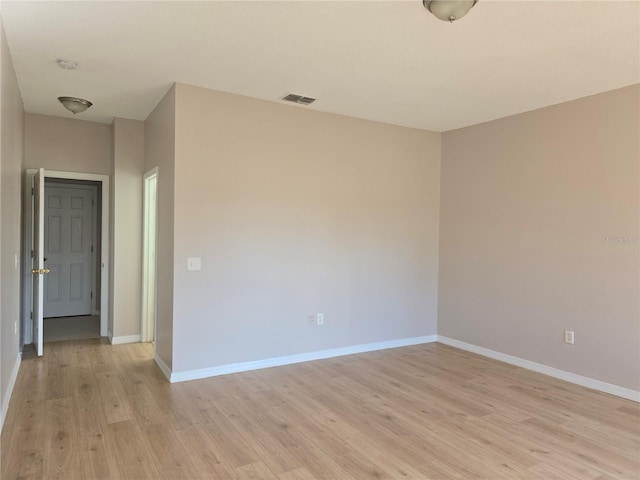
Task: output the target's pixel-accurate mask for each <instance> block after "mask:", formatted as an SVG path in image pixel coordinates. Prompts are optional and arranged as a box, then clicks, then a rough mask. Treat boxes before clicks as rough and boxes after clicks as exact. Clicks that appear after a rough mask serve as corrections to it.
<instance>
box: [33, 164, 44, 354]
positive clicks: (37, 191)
mask: <svg viewBox="0 0 640 480" xmlns="http://www.w3.org/2000/svg"><path fill="white" fill-rule="evenodd" d="M43 234H44V168H41V169H39V170H38V173H36V174H35V176H34V178H33V268H32V270H31V273H32V274H33V344H34V346H35V347H36V354H37V355H38V356H42V314H43V308H42V307H43V293H44V292H43V283H44V275H45V274H46V273H47V270H46V269H45V268H44V235H43Z"/></svg>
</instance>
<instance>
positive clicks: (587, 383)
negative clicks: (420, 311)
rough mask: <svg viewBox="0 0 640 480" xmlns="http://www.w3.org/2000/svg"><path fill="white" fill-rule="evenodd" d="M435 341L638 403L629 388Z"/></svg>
mask: <svg viewBox="0 0 640 480" xmlns="http://www.w3.org/2000/svg"><path fill="white" fill-rule="evenodd" d="M437 341H438V342H439V343H443V344H445V345H449V346H451V347H456V348H459V349H461V350H466V351H468V352H472V353H477V354H478V355H482V356H483V357H489V358H493V359H494V360H500V361H501V362H505V363H509V364H511V365H516V366H518V367H522V368H526V369H527V370H533V371H534V372H538V373H543V374H544V375H549V376H550V377H554V378H559V379H560V380H565V381H567V382H570V383H575V384H577V385H581V386H583V387H587V388H592V389H593V390H599V391H601V392H605V393H609V394H611V395H616V396H618V397H622V398H626V399H627V400H632V401H634V402H640V392H639V391H636V390H632V389H630V388H625V387H620V386H618V385H613V384H611V383H607V382H602V381H600V380H596V379H594V378H589V377H583V376H582V375H577V374H575V373H571V372H567V371H565V370H560V369H559V368H555V367H549V366H548V365H544V364H542V363H537V362H532V361H531V360H525V359H524V358H520V357H514V356H512V355H508V354H506V353H501V352H497V351H495V350H490V349H488V348H484V347H479V346H477V345H473V344H471V343H465V342H461V341H460V340H455V339H453V338H448V337H444V336H442V335H438V340H437Z"/></svg>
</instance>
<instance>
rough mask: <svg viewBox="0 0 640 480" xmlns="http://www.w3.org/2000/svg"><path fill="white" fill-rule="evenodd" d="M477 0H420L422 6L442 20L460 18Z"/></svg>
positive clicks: (447, 20)
mask: <svg viewBox="0 0 640 480" xmlns="http://www.w3.org/2000/svg"><path fill="white" fill-rule="evenodd" d="M477 2H478V0H422V4H423V5H424V8H426V9H427V10H429V11H430V12H431V13H433V15H434V16H436V17H437V18H439V19H440V20H442V21H444V22H451V23H453V22H455V21H456V20H459V19H461V18H462V17H464V16H465V15H466V14H467V13H469V10H471V8H472V7H473V6H474V5H475V4H476V3H477Z"/></svg>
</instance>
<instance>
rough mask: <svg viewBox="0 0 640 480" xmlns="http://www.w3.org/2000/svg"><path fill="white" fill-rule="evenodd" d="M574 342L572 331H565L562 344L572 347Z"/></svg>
mask: <svg viewBox="0 0 640 480" xmlns="http://www.w3.org/2000/svg"><path fill="white" fill-rule="evenodd" d="M574 342H575V334H574V332H573V330H565V331H564V343H568V344H569V345H573V344H574Z"/></svg>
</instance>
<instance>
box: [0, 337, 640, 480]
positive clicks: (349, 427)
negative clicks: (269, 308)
mask: <svg viewBox="0 0 640 480" xmlns="http://www.w3.org/2000/svg"><path fill="white" fill-rule="evenodd" d="M1 441H2V446H1V448H2V450H1V454H2V479H3V480H9V479H18V478H20V479H29V478H33V479H41V478H47V479H49V478H58V479H65V480H70V479H83V480H88V479H93V478H105V479H106V478H108V479H131V480H134V479H135V480H137V479H147V478H148V479H161V478H166V479H171V480H175V479H192V478H193V479H195V478H202V479H209V478H211V479H216V478H220V479H236V478H238V479H246V478H254V479H278V480H295V479H301V480H310V479H369V478H371V479H411V478H415V479H467V478H468V479H543V480H554V479H563V480H572V479H573V480H575V479H589V480H591V479H599V480H605V479H615V478H618V479H630V480H637V479H638V478H639V477H640V408H639V405H638V404H636V403H634V402H631V401H627V400H623V399H620V398H617V397H613V396H610V395H606V394H603V393H599V392H595V391H591V390H588V389H585V388H582V387H578V386H575V385H572V384H568V383H565V382H562V381H560V380H556V379H553V378H550V377H546V376H544V375H539V374H536V373H533V372H529V371H526V370H523V369H520V368H517V367H513V366H510V365H506V364H503V363H500V362H497V361H494V360H490V359H486V358H483V357H480V356H476V355H473V354H469V353H467V352H463V351H461V350H457V349H454V348H451V347H447V346H444V345H440V344H428V345H421V346H415V347H407V348H399V349H394V350H386V351H381V352H374V353H366V354H360V355H351V356H345V357H340V358H334V359H329V360H321V361H316V362H309V363H303V364H298V365H292V366H286V367H277V368H271V369H265V370H259V371H254V372H247V373H241V374H234V375H227V376H222V377H215V378H210V379H205V380H196V381H191V382H185V383H179V384H174V385H170V384H169V383H167V381H166V380H165V378H164V377H163V376H162V374H161V372H160V370H159V369H158V368H157V367H156V365H155V364H154V362H153V359H152V350H151V346H150V345H148V344H130V345H117V346H111V345H108V344H107V343H106V342H105V341H104V340H100V339H94V340H83V341H71V342H58V343H51V344H48V345H47V347H46V356H45V357H44V358H40V359H38V358H27V359H25V360H23V363H22V366H21V370H20V373H19V377H18V380H17V384H16V388H15V391H14V394H13V398H12V400H11V405H10V408H9V412H8V416H7V420H6V423H5V427H4V430H3V432H2V437H1Z"/></svg>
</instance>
